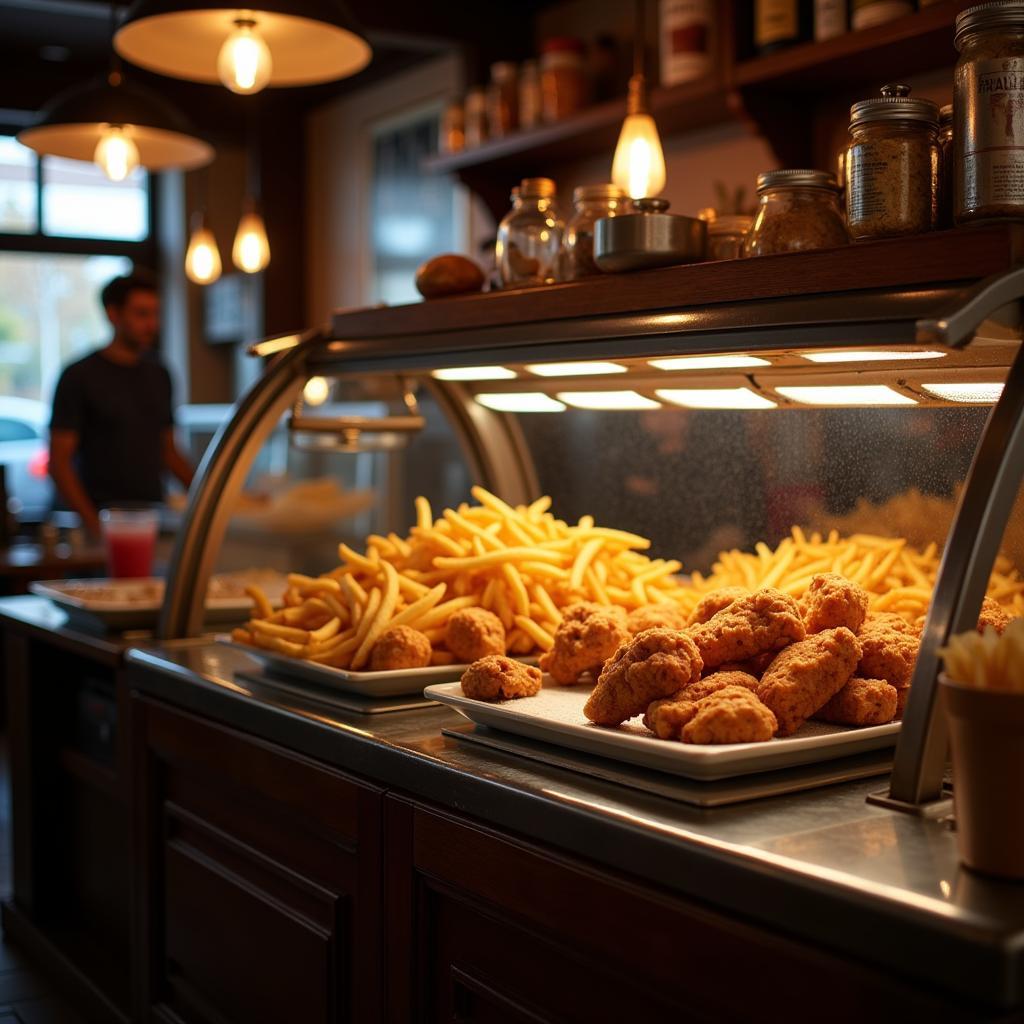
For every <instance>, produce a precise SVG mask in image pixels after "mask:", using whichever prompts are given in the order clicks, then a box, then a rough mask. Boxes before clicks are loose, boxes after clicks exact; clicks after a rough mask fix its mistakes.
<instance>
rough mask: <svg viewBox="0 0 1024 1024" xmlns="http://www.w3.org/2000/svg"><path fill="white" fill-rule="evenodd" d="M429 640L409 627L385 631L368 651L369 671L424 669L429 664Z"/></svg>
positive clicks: (392, 628) (394, 627) (396, 627)
mask: <svg viewBox="0 0 1024 1024" xmlns="http://www.w3.org/2000/svg"><path fill="white" fill-rule="evenodd" d="M431 652H432V648H431V646H430V640H429V638H428V637H426V636H424V635H423V634H422V633H421V632H420V631H419V630H418V629H413V628H412V627H411V626H392V627H391V628H390V629H388V630H385V631H384V632H383V633H382V634H381V636H380V639H379V640H378V641H377V642H376V643H375V644H374V645H373V649H372V650H371V651H370V671H371V672H387V671H396V670H398V669H403V668H424V667H425V666H427V665H429V664H430V655H431Z"/></svg>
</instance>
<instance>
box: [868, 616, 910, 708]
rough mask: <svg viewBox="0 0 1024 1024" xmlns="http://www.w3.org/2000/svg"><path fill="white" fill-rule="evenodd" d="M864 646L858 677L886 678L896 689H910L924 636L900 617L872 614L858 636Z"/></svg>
mask: <svg viewBox="0 0 1024 1024" xmlns="http://www.w3.org/2000/svg"><path fill="white" fill-rule="evenodd" d="M857 639H858V640H859V641H860V646H861V658H860V664H859V665H858V666H857V675H858V676H860V677H861V678H863V679H884V680H885V681H886V682H887V683H888V684H889V685H890V686H894V687H895V688H896V689H897V690H901V689H904V688H905V687H908V686H910V680H911V677H912V676H913V674H914V663H915V662H916V661H917V651H918V648H919V647H920V644H921V634H920V631H919V630H918V629H917V627H916V626H913V625H911V624H910V623H909V622H907V620H906V619H904V618H903V617H902V616H901V615H895V614H893V613H892V612H871V613H870V614H869V615H868V617H867V618H866V619H865V620H864V625H863V626H861V628H860V633H859V634H858V635H857Z"/></svg>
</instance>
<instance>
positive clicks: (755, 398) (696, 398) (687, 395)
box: [654, 388, 778, 409]
mask: <svg viewBox="0 0 1024 1024" xmlns="http://www.w3.org/2000/svg"><path fill="white" fill-rule="evenodd" d="M654 393H655V394H656V395H657V396H658V397H659V398H663V399H664V400H665V401H666V402H671V403H672V404H673V405H681V406H683V407H684V408H686V409H776V408H778V405H777V403H775V402H773V401H772V400H771V399H770V398H765V397H764V395H759V394H758V393H757V392H756V391H751V389H750V388H658V389H657V390H656V391H655V392H654Z"/></svg>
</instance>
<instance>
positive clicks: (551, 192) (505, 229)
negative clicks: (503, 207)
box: [494, 178, 564, 288]
mask: <svg viewBox="0 0 1024 1024" xmlns="http://www.w3.org/2000/svg"><path fill="white" fill-rule="evenodd" d="M563 230H564V225H563V224H562V221H561V220H560V219H559V217H558V212H557V210H556V208H555V183H554V182H553V181H552V180H551V179H550V178H524V179H523V181H522V182H521V183H520V185H519V194H518V195H515V194H514V193H513V196H512V209H511V210H509V212H508V213H507V214H505V216H504V217H503V218H502V221H501V223H500V224H499V225H498V240H497V244H496V245H495V250H494V252H495V260H496V262H497V264H498V273H499V274H500V275H501V283H502V286H503V287H504V288H527V287H531V286H534V285H541V284H552V283H553V282H554V281H556V280H557V279H558V262H559V256H560V254H561V249H562V233H563Z"/></svg>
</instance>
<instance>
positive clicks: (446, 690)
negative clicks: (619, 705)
mask: <svg viewBox="0 0 1024 1024" xmlns="http://www.w3.org/2000/svg"><path fill="white" fill-rule="evenodd" d="M590 689H591V688H590V687H589V686H556V685H555V684H554V683H552V682H551V681H550V680H549V679H548V678H545V680H544V687H543V689H542V690H541V691H540V693H538V694H537V695H536V696H535V697H523V698H520V699H518V700H507V701H501V702H494V703H491V702H488V701H481V700H473V699H472V698H470V697H466V696H465V695H464V694H463V692H462V684H461V683H444V684H439V685H434V686H428V687H427V688H426V690H425V691H424V696H425V697H428V698H429V699H430V700H436V701H438V702H439V703H441V704H448V705H450V706H451V707H453V708H455V710H456V711H458V712H459V713H460V714H462V715H464V716H465V717H466V718H468V719H469V720H470V721H471V722H474V723H475V724H477V725H486V726H489V727H490V728H492V729H500V730H503V731H504V732H511V733H515V734H517V735H519V736H527V737H529V738H530V739H535V740H541V741H543V742H544V743H551V744H554V745H555V746H559V747H569V748H571V749H573V750H582V751H584V752H586V753H588V754H597V755H599V756H601V757H608V758H611V759H613V760H616V761H625V762H626V763H627V764H635V765H640V766H641V767H643V768H653V769H654V770H656V771H661V772H669V773H671V774H673V775H684V776H686V777H687V778H690V779H705V780H709V781H710V780H714V779H728V778H734V777H735V776H737V775H748V774H752V773H754V772H767V771H774V770H775V769H778V768H792V767H795V766H796V765H802V764H813V763H814V762H817V761H827V760H830V759H832V758H836V757H849V756H850V755H851V754H860V753H864V752H865V751H869V750H880V749H882V748H884V747H891V746H894V745H895V743H896V736H897V735H898V733H899V730H900V723H899V722H891V723H890V724H888V725H872V726H867V727H865V728H862V729H857V728H851V727H848V726H842V725H829V724H828V723H826V722H808V723H807V724H806V725H804V726H803V727H802V728H801V729H800V730H799V731H798V732H797V733H796V734H795V735H793V736H787V737H785V738H782V739H774V740H769V741H768V742H767V743H730V744H719V745H708V746H698V745H696V744H692V743H675V742H672V741H670V740H659V739H657V738H656V737H654V736H652V735H651V734H650V733H649V732H648V731H647V730H646V729H645V728H644V727H643V725H642V724H641V722H640V719H639V718H634V719H632V720H630V721H629V722H626V723H625V724H624V725H620V726H618V727H617V728H607V727H604V726H600V725H593V724H592V723H590V722H588V721H587V719H586V718H585V717H584V715H583V705H584V704H585V703H586V700H587V697H588V696H589V695H590Z"/></svg>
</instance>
